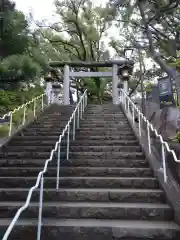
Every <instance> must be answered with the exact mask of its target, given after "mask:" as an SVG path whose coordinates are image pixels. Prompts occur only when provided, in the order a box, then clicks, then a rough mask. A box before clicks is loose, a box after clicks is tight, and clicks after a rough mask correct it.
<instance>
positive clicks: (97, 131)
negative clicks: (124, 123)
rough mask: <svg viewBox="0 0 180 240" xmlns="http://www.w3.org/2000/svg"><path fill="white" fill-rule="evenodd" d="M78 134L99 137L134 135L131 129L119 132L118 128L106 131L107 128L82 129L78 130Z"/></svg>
mask: <svg viewBox="0 0 180 240" xmlns="http://www.w3.org/2000/svg"><path fill="white" fill-rule="evenodd" d="M77 134H81V135H85V134H91V136H92V135H98V136H102V135H110V136H111V135H124V136H127V135H133V136H134V133H133V131H132V130H131V129H127V130H126V129H123V130H118V129H117V128H113V129H112V130H111V129H109V128H108V129H105V128H101V129H100V128H98V129H97V128H92V129H91V128H87V129H85V128H82V129H78V130H77Z"/></svg>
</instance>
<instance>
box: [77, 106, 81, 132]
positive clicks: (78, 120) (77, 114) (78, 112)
mask: <svg viewBox="0 0 180 240" xmlns="http://www.w3.org/2000/svg"><path fill="white" fill-rule="evenodd" d="M77 110H78V114H77V128H79V115H80V114H79V106H78V109H77Z"/></svg>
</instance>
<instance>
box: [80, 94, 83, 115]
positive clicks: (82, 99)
mask: <svg viewBox="0 0 180 240" xmlns="http://www.w3.org/2000/svg"><path fill="white" fill-rule="evenodd" d="M82 100H83V98H82ZM82 100H81V102H80V119H82V112H83V110H82V109H83V108H82V102H83V101H82Z"/></svg>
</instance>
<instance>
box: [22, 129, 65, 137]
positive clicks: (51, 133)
mask: <svg viewBox="0 0 180 240" xmlns="http://www.w3.org/2000/svg"><path fill="white" fill-rule="evenodd" d="M61 133H62V132H61V131H60V130H57V131H51V130H48V131H38V132H35V131H32V130H30V129H29V130H28V131H27V132H24V135H26V136H43V137H44V138H45V137H46V136H47V135H48V136H55V137H59V135H61Z"/></svg>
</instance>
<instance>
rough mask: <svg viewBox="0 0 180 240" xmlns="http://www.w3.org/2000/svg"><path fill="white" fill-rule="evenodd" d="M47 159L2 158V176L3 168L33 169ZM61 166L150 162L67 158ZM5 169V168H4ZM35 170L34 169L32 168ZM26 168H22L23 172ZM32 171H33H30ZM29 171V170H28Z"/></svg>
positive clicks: (127, 164)
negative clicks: (68, 159) (69, 159)
mask: <svg viewBox="0 0 180 240" xmlns="http://www.w3.org/2000/svg"><path fill="white" fill-rule="evenodd" d="M45 161H46V159H16V158H15V159H3V160H0V167H1V168H0V176H4V175H3V174H4V172H3V171H1V169H2V168H4V167H6V168H7V169H9V173H10V172H11V171H10V169H11V170H12V171H13V169H12V167H13V168H23V169H26V168H27V171H28V170H29V171H30V170H31V167H32V168H34V167H35V168H37V167H41V168H42V167H43V166H44V164H45ZM50 166H51V167H52V166H54V167H56V166H57V161H56V160H53V161H52V162H50V163H49V167H48V169H49V168H50ZM61 166H71V167H73V166H76V167H83V166H84V167H88V166H89V167H121V168H123V167H129V168H136V167H139V168H143V167H148V162H147V161H146V160H144V159H128V161H127V159H101V161H99V159H90V158H89V159H88V158H85V159H71V161H66V160H61ZM41 168H40V169H38V170H37V172H36V170H34V171H35V172H36V173H37V174H38V171H41ZM4 171H5V169H4ZM32 171H33V170H32ZM7 172H8V171H7ZM23 172H24V170H22V174H23ZM30 172H31V171H30ZM27 173H28V172H27Z"/></svg>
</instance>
